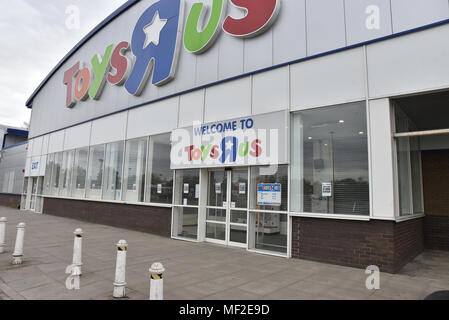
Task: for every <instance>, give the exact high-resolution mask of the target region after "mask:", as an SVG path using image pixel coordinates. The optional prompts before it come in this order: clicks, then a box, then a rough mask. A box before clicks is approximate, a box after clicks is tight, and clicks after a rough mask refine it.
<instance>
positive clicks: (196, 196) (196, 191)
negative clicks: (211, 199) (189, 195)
mask: <svg viewBox="0 0 449 320" xmlns="http://www.w3.org/2000/svg"><path fill="white" fill-rule="evenodd" d="M195 198H196V199H199V198H200V185H199V184H196V185H195Z"/></svg>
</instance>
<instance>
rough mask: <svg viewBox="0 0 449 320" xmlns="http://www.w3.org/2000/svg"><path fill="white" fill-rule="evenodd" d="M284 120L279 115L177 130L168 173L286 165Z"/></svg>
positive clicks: (172, 138) (199, 125)
mask: <svg viewBox="0 0 449 320" xmlns="http://www.w3.org/2000/svg"><path fill="white" fill-rule="evenodd" d="M287 117H288V112H287V111H281V112H273V113H268V114H263V115H257V116H251V117H245V118H239V119H233V120H226V121H220V122H213V123H208V124H203V125H201V124H198V125H194V126H192V127H189V128H185V129H177V130H175V131H173V132H172V135H171V141H172V150H171V154H170V160H171V169H186V168H207V167H224V166H254V165H277V164H280V163H286V162H287V154H286V152H287V145H286V144H287V130H288V125H287Z"/></svg>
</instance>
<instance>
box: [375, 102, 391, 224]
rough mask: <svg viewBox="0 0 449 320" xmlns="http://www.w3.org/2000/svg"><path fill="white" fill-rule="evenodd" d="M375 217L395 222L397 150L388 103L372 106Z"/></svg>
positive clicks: (378, 103)
mask: <svg viewBox="0 0 449 320" xmlns="http://www.w3.org/2000/svg"><path fill="white" fill-rule="evenodd" d="M369 113H370V127H371V131H370V140H371V157H372V160H371V188H372V199H371V203H372V205H373V216H374V217H375V218H394V216H395V215H394V211H395V210H394V208H395V206H394V179H393V174H394V173H393V149H392V142H393V139H392V136H391V132H392V131H391V130H392V129H391V119H390V103H389V100H388V99H380V100H373V101H370V102H369Z"/></svg>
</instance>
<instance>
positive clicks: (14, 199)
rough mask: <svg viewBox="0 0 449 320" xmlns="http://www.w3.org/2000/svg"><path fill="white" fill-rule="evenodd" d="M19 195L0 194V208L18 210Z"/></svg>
mask: <svg viewBox="0 0 449 320" xmlns="http://www.w3.org/2000/svg"><path fill="white" fill-rule="evenodd" d="M20 199H21V195H17V194H8V193H0V206H4V207H10V208H19V205H20Z"/></svg>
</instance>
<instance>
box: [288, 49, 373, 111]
mask: <svg viewBox="0 0 449 320" xmlns="http://www.w3.org/2000/svg"><path fill="white" fill-rule="evenodd" d="M363 59H364V55H363V48H356V49H352V50H348V51H343V52H340V53H337V54H333V55H330V56H325V57H320V58H318V59H314V60H310V61H306V62H304V63H298V64H294V65H292V66H291V68H290V72H291V104H292V105H291V109H292V110H302V109H306V108H311V107H318V106H322V105H330V104H337V103H345V102H349V101H356V100H364V99H365V72H364V63H363Z"/></svg>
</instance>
